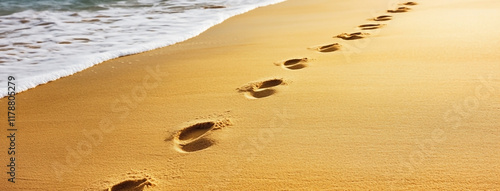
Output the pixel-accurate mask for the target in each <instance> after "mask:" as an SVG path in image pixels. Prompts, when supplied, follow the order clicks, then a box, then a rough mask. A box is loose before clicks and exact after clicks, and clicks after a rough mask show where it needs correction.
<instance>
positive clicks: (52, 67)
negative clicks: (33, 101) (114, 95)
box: [0, 0, 285, 97]
mask: <svg viewBox="0 0 500 191" xmlns="http://www.w3.org/2000/svg"><path fill="white" fill-rule="evenodd" d="M282 1H285V0H219V1H209V2H210V4H213V5H224V6H226V8H223V9H203V6H202V5H207V3H205V2H207V1H206V0H194V1H189V2H186V1H182V0H176V1H167V3H168V4H166V3H164V1H161V0H140V1H139V2H141V3H148V4H154V6H152V7H132V8H131V7H126V6H123V5H122V6H112V7H110V8H109V9H108V10H102V11H97V12H88V11H81V12H78V15H74V12H50V11H23V12H19V13H15V14H12V15H8V16H2V17H0V20H1V22H0V39H1V41H0V84H4V85H5V86H4V87H3V88H2V87H0V97H4V96H6V95H7V83H6V82H7V77H8V76H14V77H15V78H16V92H21V91H25V90H27V89H29V88H33V87H36V86H38V85H40V84H45V83H47V82H50V81H53V80H56V79H59V78H61V77H65V76H69V75H72V74H74V73H76V72H79V71H82V70H84V69H86V68H89V67H91V66H93V65H95V64H99V63H101V62H103V61H106V60H109V59H113V58H117V57H120V56H125V55H130V54H135V53H140V52H144V51H148V50H152V49H156V48H160V47H164V46H168V45H172V44H174V43H177V42H181V41H184V40H187V39H189V38H192V37H194V36H197V35H199V34H200V33H202V32H203V31H205V30H207V29H208V28H210V27H212V26H214V25H216V24H219V23H221V22H223V21H224V20H226V19H228V18H230V17H232V16H235V15H238V14H242V13H245V12H247V11H250V10H252V9H255V8H257V7H261V6H266V5H270V4H275V3H279V2H282ZM119 3H120V2H119ZM125 5H126V4H125ZM178 7H181V8H178ZM182 7H184V8H182ZM186 7H187V8H186ZM96 19H98V20H96ZM26 21H28V22H26ZM68 43H69V44H68Z"/></svg>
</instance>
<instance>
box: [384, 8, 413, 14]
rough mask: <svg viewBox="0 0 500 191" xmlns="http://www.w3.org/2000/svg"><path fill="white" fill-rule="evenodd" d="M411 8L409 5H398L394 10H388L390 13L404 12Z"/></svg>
mask: <svg viewBox="0 0 500 191" xmlns="http://www.w3.org/2000/svg"><path fill="white" fill-rule="evenodd" d="M409 10H410V8H408V7H398V8H397V9H394V10H387V12H389V13H404V12H408V11H409Z"/></svg>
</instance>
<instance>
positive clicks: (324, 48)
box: [308, 43, 342, 52]
mask: <svg viewBox="0 0 500 191" xmlns="http://www.w3.org/2000/svg"><path fill="white" fill-rule="evenodd" d="M341 47H342V45H340V44H339V43H333V44H328V45H323V46H317V47H313V48H308V49H310V50H316V51H318V52H333V51H337V50H339V49H340V48H341Z"/></svg>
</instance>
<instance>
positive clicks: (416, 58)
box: [0, 0, 500, 190]
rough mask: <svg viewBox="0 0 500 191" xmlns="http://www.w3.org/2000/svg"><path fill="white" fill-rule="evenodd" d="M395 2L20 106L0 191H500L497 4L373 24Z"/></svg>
mask: <svg viewBox="0 0 500 191" xmlns="http://www.w3.org/2000/svg"><path fill="white" fill-rule="evenodd" d="M388 2H389V3H388ZM390 2H391V1H382V0H381V1H377V2H364V1H361V0H356V1H351V2H331V1H328V0H314V1H307V2H304V1H300V0H288V1H285V2H282V3H279V4H275V5H270V6H266V7H261V8H257V9H254V10H252V11H250V12H247V13H244V14H242V15H237V16H234V17H231V18H229V19H227V20H226V21H224V22H223V23H221V24H218V25H216V26H214V27H212V28H210V29H209V30H207V31H205V32H203V33H202V34H200V35H199V36H197V37H194V38H191V39H189V40H186V41H183V42H181V43H178V44H175V45H172V46H168V47H164V48H160V49H157V50H153V51H148V52H144V53H140V54H135V55H130V56H125V57H120V58H116V59H113V60H109V61H106V62H104V63H101V64H99V65H96V66H94V67H91V68H88V69H86V70H84V71H82V72H78V73H76V74H74V75H72V76H69V77H65V78H62V79H59V80H56V81H54V82H50V83H48V84H45V85H41V86H38V87H37V88H35V89H31V90H29V91H26V92H23V93H20V94H18V95H17V97H16V100H17V102H16V103H17V105H18V108H19V109H18V110H17V113H16V115H18V118H17V120H18V121H17V124H18V126H19V130H20V131H19V134H18V135H16V138H18V139H17V140H16V144H18V145H19V146H18V147H17V145H16V152H18V153H19V154H18V155H17V156H16V165H19V166H18V168H17V169H16V172H19V175H18V176H17V177H16V178H18V180H19V181H18V182H17V183H16V184H15V185H14V184H8V185H5V184H2V186H1V187H4V188H5V189H8V190H22V189H26V188H31V189H40V190H82V189H83V190H98V189H100V190H102V189H105V188H111V187H113V186H117V187H118V186H120V185H125V184H128V185H134V186H137V187H141V186H142V187H144V190H170V189H174V190H183V189H185V188H190V189H196V190H200V189H208V190H276V189H287V190H295V189H304V188H308V189H314V190H344V189H351V190H366V189H372V190H384V189H389V188H390V189H411V190H424V189H450V190H460V189H473V190H476V189H498V188H499V187H500V181H498V179H495V178H494V177H498V176H499V175H500V162H498V160H496V159H498V158H499V157H500V146H499V145H498V144H497V143H498V141H500V134H498V132H499V131H498V127H497V124H500V119H498V117H495V116H499V114H500V101H498V98H499V97H498V95H500V80H499V79H500V74H499V73H498V72H495V71H500V65H499V64H497V63H496V62H497V61H498V58H499V56H498V55H497V54H496V52H494V51H493V50H496V49H498V48H500V45H499V44H498V43H495V42H494V40H491V39H490V38H495V37H492V36H491V35H488V34H491V33H492V32H494V31H495V30H496V29H498V27H500V25H498V24H495V23H494V21H493V20H491V19H490V20H488V19H487V18H494V17H495V16H500V13H497V12H498V11H496V10H498V9H500V3H495V2H494V1H488V3H489V4H486V3H484V2H483V3H477V4H472V3H470V4H468V1H467V0H460V1H459V2H457V1H446V2H431V1H418V3H419V4H418V5H415V6H412V7H411V8H412V10H410V11H408V12H403V13H391V14H390V15H392V17H393V18H392V20H390V21H380V22H374V21H369V20H368V19H370V18H374V17H376V16H378V15H381V14H388V13H385V11H386V10H387V9H389V8H387V6H388V5H392V4H393V3H390ZM478 13H481V14H478ZM436 18H439V19H436ZM457 19H458V20H460V24H453V25H450V24H449V23H457ZM478 21H481V22H478ZM370 23H380V24H386V25H385V26H383V27H381V28H379V29H378V30H375V31H373V30H361V29H360V28H358V27H357V26H359V25H363V24H370ZM467 29H469V30H467ZM472 29H474V30H473V32H474V33H472V32H471V30H472ZM358 31H361V32H363V33H370V34H371V35H366V36H362V38H359V39H348V40H344V39H341V38H332V37H334V36H337V35H339V34H341V33H353V32H358ZM354 36H356V35H354ZM346 38H350V37H346ZM497 40H498V38H497ZM334 43H339V45H341V46H340V47H339V48H333V49H328V47H327V49H326V50H325V51H323V52H321V51H318V50H319V49H317V48H318V47H322V46H326V45H331V44H334ZM478 43H479V44H480V45H481V46H480V47H478V45H477V44H478ZM470 47H478V48H476V49H473V48H470ZM477 55H481V56H480V57H478V56H477ZM304 58H307V59H304ZM477 92H479V94H477ZM475 100H477V102H476V101H475ZM476 103H477V104H476ZM0 104H4V105H5V104H6V99H0ZM497 104H498V106H497ZM1 145H5V144H3V143H2V144H1ZM49 153H51V154H49ZM2 156H3V155H2ZM2 158H5V157H2ZM17 159H19V161H17ZM40 164H43V165H40ZM3 176H5V177H6V176H7V175H5V173H4V175H3ZM3 176H2V177H3ZM120 183H123V184H120ZM4 185H5V186H4Z"/></svg>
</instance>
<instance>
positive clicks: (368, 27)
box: [358, 24, 385, 30]
mask: <svg viewBox="0 0 500 191" xmlns="http://www.w3.org/2000/svg"><path fill="white" fill-rule="evenodd" d="M383 26H385V25H384V24H364V25H359V26H358V27H359V28H360V29H361V30H373V29H378V28H380V27H383Z"/></svg>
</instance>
